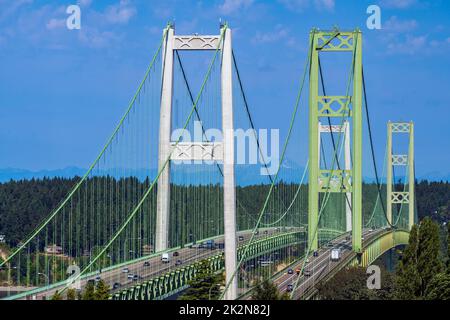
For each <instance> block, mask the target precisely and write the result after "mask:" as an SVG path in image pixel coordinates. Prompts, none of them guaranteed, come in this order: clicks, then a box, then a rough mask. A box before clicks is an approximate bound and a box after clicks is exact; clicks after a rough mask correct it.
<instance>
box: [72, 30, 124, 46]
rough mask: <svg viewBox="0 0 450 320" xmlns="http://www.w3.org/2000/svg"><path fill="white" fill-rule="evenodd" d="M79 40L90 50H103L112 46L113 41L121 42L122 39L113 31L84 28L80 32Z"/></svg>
mask: <svg viewBox="0 0 450 320" xmlns="http://www.w3.org/2000/svg"><path fill="white" fill-rule="evenodd" d="M79 39H80V41H81V43H83V44H84V45H86V46H88V47H90V48H95V49H101V48H105V47H108V46H110V45H111V44H112V42H113V41H117V40H120V37H118V36H117V35H116V34H115V33H113V32H111V31H99V30H97V29H94V28H88V27H83V28H81V30H80V33H79Z"/></svg>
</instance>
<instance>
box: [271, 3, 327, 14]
mask: <svg viewBox="0 0 450 320" xmlns="http://www.w3.org/2000/svg"><path fill="white" fill-rule="evenodd" d="M278 1H279V2H280V3H281V4H283V5H284V6H285V7H286V8H287V9H289V10H292V11H297V12H302V11H304V10H306V9H309V8H310V7H311V6H314V7H315V8H316V9H317V10H318V11H323V10H325V11H333V10H334V7H335V4H336V1H335V0H278Z"/></svg>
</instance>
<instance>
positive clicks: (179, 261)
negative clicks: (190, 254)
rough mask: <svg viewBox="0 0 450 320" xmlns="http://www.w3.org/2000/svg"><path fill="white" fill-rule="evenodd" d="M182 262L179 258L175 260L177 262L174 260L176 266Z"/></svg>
mask: <svg viewBox="0 0 450 320" xmlns="http://www.w3.org/2000/svg"><path fill="white" fill-rule="evenodd" d="M182 264H183V261H181V260H177V262H175V265H176V266H179V265H182Z"/></svg>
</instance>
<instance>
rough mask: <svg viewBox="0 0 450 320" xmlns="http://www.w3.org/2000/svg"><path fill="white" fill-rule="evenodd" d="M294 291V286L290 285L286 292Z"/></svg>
mask: <svg viewBox="0 0 450 320" xmlns="http://www.w3.org/2000/svg"><path fill="white" fill-rule="evenodd" d="M292 290H294V286H293V285H292V284H288V286H287V288H286V292H291V291H292Z"/></svg>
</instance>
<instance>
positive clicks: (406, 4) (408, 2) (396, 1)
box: [380, 0, 417, 9]
mask: <svg viewBox="0 0 450 320" xmlns="http://www.w3.org/2000/svg"><path fill="white" fill-rule="evenodd" d="M416 3H417V0H382V1H381V3H380V4H381V6H382V7H384V8H392V9H407V8H410V7H412V6H413V5H415V4H416Z"/></svg>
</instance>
